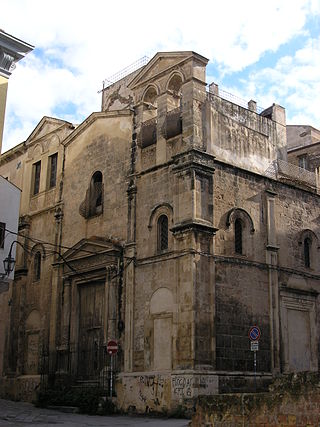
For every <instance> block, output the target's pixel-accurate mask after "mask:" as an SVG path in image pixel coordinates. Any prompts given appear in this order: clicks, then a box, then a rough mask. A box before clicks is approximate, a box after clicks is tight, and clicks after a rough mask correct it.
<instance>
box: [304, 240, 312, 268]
mask: <svg viewBox="0 0 320 427" xmlns="http://www.w3.org/2000/svg"><path fill="white" fill-rule="evenodd" d="M310 249H311V239H309V237H306V238H305V239H304V242H303V254H304V266H305V267H306V268H310Z"/></svg>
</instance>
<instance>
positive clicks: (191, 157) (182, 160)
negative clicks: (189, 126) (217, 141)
mask: <svg viewBox="0 0 320 427" xmlns="http://www.w3.org/2000/svg"><path fill="white" fill-rule="evenodd" d="M214 159H215V157H214V156H212V155H211V154H208V153H207V152H205V151H200V150H196V149H192V150H189V151H185V152H184V153H180V154H177V155H175V156H173V163H174V164H173V168H172V170H173V171H174V172H180V171H183V170H187V169H191V168H192V169H196V170H199V171H201V172H202V173H206V174H210V175H212V174H213V173H214Z"/></svg>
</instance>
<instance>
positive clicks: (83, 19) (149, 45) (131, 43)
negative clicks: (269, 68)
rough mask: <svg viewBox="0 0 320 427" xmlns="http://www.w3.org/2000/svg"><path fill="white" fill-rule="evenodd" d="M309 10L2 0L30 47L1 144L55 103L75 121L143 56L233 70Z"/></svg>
mask: <svg viewBox="0 0 320 427" xmlns="http://www.w3.org/2000/svg"><path fill="white" fill-rule="evenodd" d="M310 13H314V14H317V13H319V14H320V7H319V5H318V1H317V0H295V1H292V0H269V1H268V2H262V1H257V0H244V1H242V2H239V1H238V0H225V1H223V2H213V1H212V0H206V1H202V2H201V4H199V5H195V3H194V2H193V1H191V0H185V1H184V2H182V1H169V0H163V1H162V2H161V5H157V6H155V5H154V4H153V3H151V2H150V1H146V0H137V1H135V2H132V1H125V0H123V1H122V2H106V1H104V0H91V2H90V3H88V2H87V1H84V0H78V1H75V0H68V1H62V0H56V1H55V2H54V3H52V2H49V1H45V0H42V1H40V0H19V1H18V0H2V3H1V14H2V22H1V27H2V28H3V29H4V30H5V31H7V32H9V33H10V34H12V35H14V36H16V37H18V38H21V39H23V40H25V41H27V42H29V43H31V44H34V45H35V46H36V49H35V51H34V53H32V54H29V55H28V56H27V57H26V58H25V59H24V60H23V61H21V62H20V63H19V64H18V66H17V69H16V70H15V71H14V73H13V74H12V76H11V78H10V83H9V94H8V104H7V105H8V107H7V117H9V118H10V115H12V114H15V117H16V119H18V120H19V119H20V121H21V123H20V130H21V131H19V132H18V131H17V129H16V127H13V126H17V121H15V122H14V123H15V124H14V125H13V124H12V123H13V121H12V120H8V121H7V123H6V128H5V139H4V141H5V146H4V148H9V147H11V146H13V145H15V144H17V143H19V142H20V141H21V140H18V141H17V140H14V138H17V135H19V136H20V135H23V133H22V129H24V130H25V126H26V125H25V123H26V121H27V123H29V124H31V126H32V127H34V126H35V125H36V123H37V122H38V121H39V120H40V119H41V117H42V116H43V115H52V114H54V112H55V111H59V109H58V110H57V105H59V104H60V105H67V104H70V103H74V104H76V107H75V110H74V112H73V113H72V114H73V117H74V119H75V120H77V121H78V120H82V119H84V118H85V116H86V115H88V114H90V112H91V111H93V110H97V109H99V105H100V100H99V97H98V96H97V91H98V90H99V89H100V88H101V85H102V80H103V79H104V78H106V77H108V76H109V75H111V74H113V73H115V72H116V71H118V70H119V69H121V68H124V67H126V66H127V65H129V64H131V63H132V62H134V61H135V60H137V59H139V58H140V57H142V56H143V55H145V54H146V53H149V52H151V53H152V54H154V53H156V51H158V50H160V51H161V50H194V51H197V52H199V53H200V54H202V55H204V56H207V57H208V58H209V59H210V60H211V61H214V64H215V65H216V67H217V71H219V72H220V73H221V75H223V74H224V73H226V72H228V73H232V72H234V71H238V70H243V69H244V68H245V67H247V66H248V65H250V64H253V63H255V62H256V61H258V60H259V59H260V58H261V57H262V55H263V54H264V53H265V52H267V51H276V50H277V49H278V48H279V46H281V45H282V44H284V43H286V42H288V41H289V40H290V39H292V38H293V37H296V36H297V35H298V34H302V33H305V31H306V29H305V28H304V25H305V23H306V19H307V17H308V16H309V15H310ZM300 55H307V56H308V55H309V54H308V52H305V53H300ZM298 60H299V58H297V59H296V62H297V61H298ZM300 61H303V63H304V64H305V66H307V65H308V64H307V60H306V59H304V58H303V57H301V58H300ZM301 72H302V70H301ZM278 73H281V70H279V71H278ZM274 78H275V80H276V81H278V80H277V77H276V76H275V77H274ZM64 117H65V116H64ZM64 117H60V118H64ZM68 117H69V119H70V118H72V116H71V117H70V115H69V116H68ZM31 131H32V128H31V129H30V132H31ZM30 132H29V131H28V132H27V133H26V135H25V137H24V138H26V137H27V136H28V134H29V133H30Z"/></svg>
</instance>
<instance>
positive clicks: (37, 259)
mask: <svg viewBox="0 0 320 427" xmlns="http://www.w3.org/2000/svg"><path fill="white" fill-rule="evenodd" d="M40 276H41V253H40V252H36V254H35V256H34V260H33V279H34V280H35V281H37V280H40Z"/></svg>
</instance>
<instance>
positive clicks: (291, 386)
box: [190, 373, 320, 427]
mask: <svg viewBox="0 0 320 427" xmlns="http://www.w3.org/2000/svg"><path fill="white" fill-rule="evenodd" d="M319 422H320V392H319V375H318V374H314V375H311V374H306V373H303V374H300V375H291V376H289V377H285V378H283V379H280V380H278V381H277V382H276V384H275V386H274V387H273V388H271V391H270V392H269V393H258V394H224V395H219V396H210V397H201V398H199V399H198V403H197V406H196V413H195V415H194V416H193V417H192V422H191V423H190V426H191V427H213V426H214V427H220V426H224V427H226V426H228V427H233V426H239V425H245V426H252V427H253V426H263V427H271V426H301V427H302V426H303V427H305V426H310V427H311V426H316V425H319Z"/></svg>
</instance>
